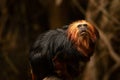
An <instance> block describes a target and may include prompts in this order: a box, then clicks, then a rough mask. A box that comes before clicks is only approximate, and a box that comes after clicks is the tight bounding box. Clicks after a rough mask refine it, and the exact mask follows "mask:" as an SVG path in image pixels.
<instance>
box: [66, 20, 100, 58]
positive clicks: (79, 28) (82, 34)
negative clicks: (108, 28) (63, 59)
mask: <svg viewBox="0 0 120 80" xmlns="http://www.w3.org/2000/svg"><path fill="white" fill-rule="evenodd" d="M67 36H68V38H69V39H70V40H71V41H72V43H73V46H75V47H76V48H77V50H78V51H79V52H80V53H82V55H83V56H86V57H90V56H91V55H92V54H93V51H94V47H95V44H96V41H97V39H98V37H99V33H98V31H97V29H96V28H95V27H94V26H93V25H91V24H90V23H89V22H87V21H85V20H79V21H76V22H73V23H72V24H70V25H69V28H68V30H67Z"/></svg>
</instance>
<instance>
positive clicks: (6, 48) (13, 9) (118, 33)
mask: <svg viewBox="0 0 120 80" xmlns="http://www.w3.org/2000/svg"><path fill="white" fill-rule="evenodd" d="M79 19H86V20H88V21H89V22H91V23H92V24H93V25H95V26H96V27H97V29H98V30H99V32H100V37H101V38H100V40H99V41H98V45H97V48H96V51H95V55H94V56H93V57H92V59H91V61H90V62H89V63H88V64H87V66H86V69H85V71H84V75H83V76H82V78H80V80H120V0H0V80H31V79H30V77H31V75H30V68H29V60H28V54H29V48H30V46H31V45H32V43H33V42H34V41H35V40H36V38H37V36H38V35H39V34H40V33H42V32H45V31H47V30H49V29H55V28H58V27H62V26H63V25H66V24H69V23H71V22H73V21H76V20H79Z"/></svg>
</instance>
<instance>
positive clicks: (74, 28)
mask: <svg viewBox="0 0 120 80" xmlns="http://www.w3.org/2000/svg"><path fill="white" fill-rule="evenodd" d="M98 39H99V32H98V30H97V29H96V28H95V26H93V25H92V24H91V23H89V22H88V21H86V20H77V21H74V22H72V23H70V24H69V25H66V26H63V27H62V28H57V29H54V30H49V31H47V32H44V33H42V34H40V35H39V37H38V38H37V40H36V41H35V43H34V44H33V46H32V47H31V49H30V54H29V61H30V66H31V70H32V76H33V77H32V80H44V79H45V80H47V78H49V77H51V76H55V77H57V78H58V80H73V79H74V78H75V77H77V76H79V74H80V73H81V71H80V70H81V69H80V64H79V63H80V62H83V63H86V62H88V61H89V60H90V57H91V56H92V55H93V53H94V50H95V45H96V43H97V41H98ZM48 80H49V79H48ZM50 80H52V79H50ZM56 80H57V79H56Z"/></svg>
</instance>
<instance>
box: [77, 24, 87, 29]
mask: <svg viewBox="0 0 120 80" xmlns="http://www.w3.org/2000/svg"><path fill="white" fill-rule="evenodd" d="M77 27H78V28H80V27H86V28H87V27H88V25H87V24H79V25H78V26H77Z"/></svg>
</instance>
